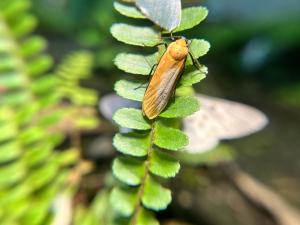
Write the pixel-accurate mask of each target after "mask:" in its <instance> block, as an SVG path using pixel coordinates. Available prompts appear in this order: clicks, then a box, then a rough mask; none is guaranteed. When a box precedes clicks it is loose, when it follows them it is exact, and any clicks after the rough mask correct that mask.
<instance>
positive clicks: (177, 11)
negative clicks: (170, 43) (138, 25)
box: [136, 0, 181, 31]
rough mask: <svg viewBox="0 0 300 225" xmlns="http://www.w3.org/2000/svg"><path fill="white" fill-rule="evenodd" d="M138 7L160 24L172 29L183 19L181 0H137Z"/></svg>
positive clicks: (169, 29)
mask: <svg viewBox="0 0 300 225" xmlns="http://www.w3.org/2000/svg"><path fill="white" fill-rule="evenodd" d="M136 5H137V7H138V8H139V9H140V10H141V11H142V12H143V13H144V14H145V15H146V16H147V17H148V18H149V19H150V20H152V21H153V22H154V23H156V24H157V25H158V26H160V27H162V28H164V29H166V30H168V31H172V30H174V29H175V28H176V27H178V26H179V24H180V21H181V0H167V1H163V2H162V1H161V0H136Z"/></svg>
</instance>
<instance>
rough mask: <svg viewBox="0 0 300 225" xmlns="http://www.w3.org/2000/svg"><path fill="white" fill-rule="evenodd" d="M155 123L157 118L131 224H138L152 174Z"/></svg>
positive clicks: (151, 132)
mask: <svg viewBox="0 0 300 225" xmlns="http://www.w3.org/2000/svg"><path fill="white" fill-rule="evenodd" d="M155 125H156V120H154V121H153V122H152V124H151V131H150V145H149V148H148V150H147V159H146V161H145V172H144V175H143V177H142V181H141V185H140V187H139V191H138V197H137V203H136V205H135V207H134V213H133V216H132V218H131V220H130V223H129V224H130V225H136V223H137V217H138V215H139V212H140V210H141V207H142V205H141V204H142V203H141V202H142V197H143V195H144V190H145V184H146V180H147V178H148V176H149V174H150V166H151V160H152V155H153V145H154V132H155Z"/></svg>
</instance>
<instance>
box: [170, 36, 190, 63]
mask: <svg viewBox="0 0 300 225" xmlns="http://www.w3.org/2000/svg"><path fill="white" fill-rule="evenodd" d="M182 41H183V40H182V39H180V40H177V41H175V42H173V43H171V44H170V47H169V49H170V55H171V56H172V58H173V59H175V60H177V61H181V60H183V59H185V58H186V57H187V55H188V54H189V49H188V47H187V45H186V42H185V41H184V43H183V42H182Z"/></svg>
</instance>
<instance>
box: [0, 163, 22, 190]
mask: <svg viewBox="0 0 300 225" xmlns="http://www.w3.org/2000/svg"><path fill="white" fill-rule="evenodd" d="M25 173H26V169H25V165H24V163H23V162H21V161H18V162H16V163H12V164H9V165H6V166H4V167H3V166H0V174H1V176H0V187H4V186H9V185H12V184H13V183H15V182H17V181H19V180H20V179H22V178H23V177H24V176H25Z"/></svg>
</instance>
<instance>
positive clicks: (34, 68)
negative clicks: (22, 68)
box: [26, 55, 53, 76]
mask: <svg viewBox="0 0 300 225" xmlns="http://www.w3.org/2000/svg"><path fill="white" fill-rule="evenodd" d="M52 65H53V59H52V58H51V57H50V56H47V55H42V56H39V57H38V58H36V59H34V60H32V61H31V62H30V63H27V64H26V69H27V72H28V73H29V74H30V75H31V76H37V75H40V74H42V73H45V72H47V71H48V70H49V69H50V68H51V66H52Z"/></svg>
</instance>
